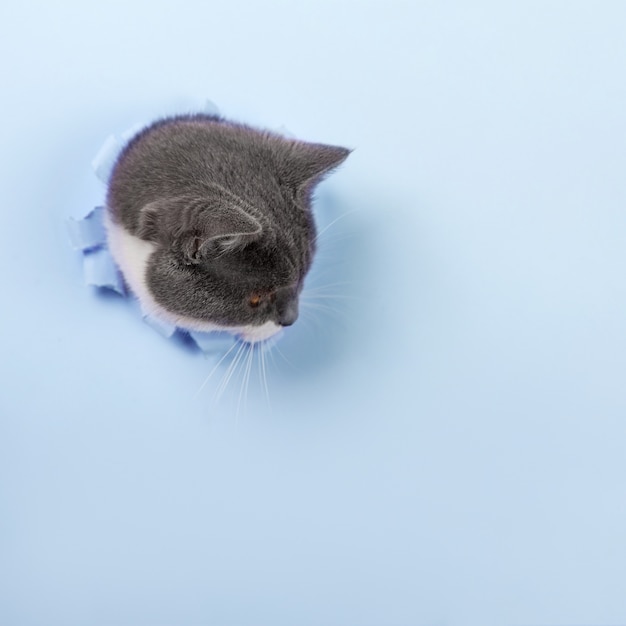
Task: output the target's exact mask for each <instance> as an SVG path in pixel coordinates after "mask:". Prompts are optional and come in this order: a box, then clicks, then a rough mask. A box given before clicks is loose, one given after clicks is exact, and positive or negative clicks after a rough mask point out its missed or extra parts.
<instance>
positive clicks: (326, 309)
mask: <svg viewBox="0 0 626 626" xmlns="http://www.w3.org/2000/svg"><path fill="white" fill-rule="evenodd" d="M301 308H302V309H303V310H307V309H309V310H311V309H313V310H316V311H319V312H321V313H332V314H333V315H340V316H342V317H344V318H346V319H349V318H350V315H349V313H348V312H347V311H343V310H341V309H340V308H337V307H332V306H330V305H328V304H326V303H324V302H313V301H305V302H302V304H301Z"/></svg>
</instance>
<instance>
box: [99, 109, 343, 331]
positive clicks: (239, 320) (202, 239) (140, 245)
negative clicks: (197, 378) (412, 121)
mask: <svg viewBox="0 0 626 626" xmlns="http://www.w3.org/2000/svg"><path fill="white" fill-rule="evenodd" d="M349 153H350V151H349V150H348V149H346V148H341V147H335V146H328V145H323V144H313V143H306V142H303V141H297V140H291V139H287V138H285V137H282V136H281V135H278V134H275V133H271V132H268V131H261V130H256V129H254V128H251V127H249V126H246V125H243V124H237V123H234V122H230V121H226V120H224V119H223V118H221V117H218V116H214V115H203V114H198V115H184V116H177V117H171V118H167V119H163V120H160V121H158V122H156V123H154V124H152V125H151V126H149V127H147V128H145V129H144V130H142V131H141V132H139V133H138V134H137V135H136V136H135V137H133V139H131V140H130V142H129V143H128V145H127V146H126V147H125V148H124V150H123V151H122V152H121V154H120V156H119V158H118V160H117V162H116V164H115V166H114V168H113V171H112V174H111V178H110V181H109V187H108V193H107V201H106V204H107V209H108V210H107V216H106V226H107V236H108V242H109V247H110V250H111V253H112V255H113V258H114V259H115V261H116V263H117V265H118V266H119V268H120V270H121V271H122V274H123V275H124V278H125V280H126V282H127V283H128V286H129V287H130V289H131V290H132V291H133V292H134V294H135V295H136V296H137V298H138V299H139V301H140V303H141V306H142V309H143V311H144V313H147V314H150V315H153V316H156V317H157V318H160V319H162V320H164V321H167V322H170V323H172V324H175V325H176V326H178V327H182V328H186V329H189V330H204V331H210V330H226V331H228V332H231V333H233V334H235V335H237V336H238V337H240V338H241V339H242V340H243V341H247V342H256V341H262V340H264V339H267V338H269V337H271V336H272V335H274V334H275V333H276V332H278V331H279V330H280V329H281V327H283V326H289V325H291V324H293V323H294V322H295V320H296V318H297V316H298V298H299V295H300V292H301V290H302V286H303V280H304V277H305V275H306V274H307V272H308V270H309V268H310V266H311V262H312V260H313V255H314V253H315V236H316V230H315V223H314V221H313V215H312V213H311V196H312V191H313V189H314V187H315V185H316V184H317V183H318V182H319V181H320V180H321V179H322V177H323V176H324V175H325V174H326V173H328V172H329V171H330V170H331V169H333V168H334V167H336V166H337V165H339V164H340V163H342V162H343V161H344V160H345V159H346V157H347V156H348V154H349Z"/></svg>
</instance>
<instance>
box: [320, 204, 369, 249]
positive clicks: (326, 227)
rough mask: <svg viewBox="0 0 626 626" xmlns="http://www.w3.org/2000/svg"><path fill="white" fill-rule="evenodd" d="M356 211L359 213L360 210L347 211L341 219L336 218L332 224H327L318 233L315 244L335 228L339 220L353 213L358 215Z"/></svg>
mask: <svg viewBox="0 0 626 626" xmlns="http://www.w3.org/2000/svg"><path fill="white" fill-rule="evenodd" d="M356 211H358V209H352V210H351V211H346V212H345V213H342V214H341V215H340V216H339V217H337V218H335V219H334V220H333V221H332V222H331V223H330V224H327V225H326V226H325V227H324V228H322V230H320V231H319V232H318V233H317V235H316V236H315V238H314V239H313V243H315V242H316V241H317V240H318V239H319V238H320V237H321V236H322V235H323V234H324V233H325V232H326V231H327V230H328V229H329V228H330V227H331V226H334V225H335V224H336V223H337V222H338V221H339V220H341V219H343V218H344V217H346V216H347V215H350V214H351V213H356Z"/></svg>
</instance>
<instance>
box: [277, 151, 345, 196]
mask: <svg viewBox="0 0 626 626" xmlns="http://www.w3.org/2000/svg"><path fill="white" fill-rule="evenodd" d="M350 152H352V150H349V149H348V148H342V147H341V146H330V145H326V144H321V143H307V142H305V141H290V142H289V143H288V144H287V145H286V146H285V150H284V151H283V154H282V155H281V157H282V158H281V159H280V163H279V170H280V172H279V175H280V177H281V180H283V181H284V182H286V183H287V184H288V185H290V186H292V187H294V188H296V189H297V190H301V189H302V188H310V187H311V186H312V185H315V184H316V183H318V182H319V181H320V180H321V179H322V178H323V176H324V175H325V174H327V173H329V172H330V171H331V170H333V169H334V168H336V167H337V166H338V165H341V163H343V162H344V161H345V160H346V159H347V158H348V155H349V154H350Z"/></svg>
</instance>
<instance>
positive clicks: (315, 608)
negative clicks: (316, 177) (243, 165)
mask: <svg viewBox="0 0 626 626" xmlns="http://www.w3.org/2000/svg"><path fill="white" fill-rule="evenodd" d="M0 24H1V26H0V29H1V37H0V84H1V86H2V98H1V101H0V111H1V112H2V141H0V166H1V175H0V197H1V198H2V208H1V209H0V220H1V223H0V254H1V259H0V261H1V263H2V307H1V309H0V321H1V327H0V338H1V354H2V357H1V359H0V373H1V377H0V380H1V387H2V392H1V394H0V412H1V418H0V507H1V509H0V623H1V624H3V625H5V624H6V625H7V626H13V625H15V626H22V625H24V626H26V625H29V626H30V625H39V624H46V625H52V624H55V625H56V624H63V625H65V626H73V625H76V626H78V625H81V626H83V625H92V624H93V625H100V624H102V625H113V624H115V625H128V626H131V625H144V624H146V625H148V624H151V625H160V626H161V625H162V626H165V625H178V626H185V625H201V624H202V625H216V626H217V625H259V626H265V625H267V626H270V625H271V626H279V625H282V624H285V625H293V624H298V625H322V624H323V625H325V626H333V625H372V626H373V625H378V624H384V625H386V626H393V625H434V626H443V625H450V626H452V625H455V626H456V625H474V624H476V625H478V624H480V625H491V624H493V625H496V624H526V625H537V624H543V625H547V624H555V625H556V624H559V625H566V624H571V625H573V624H597V625H600V624H602V625H607V624H624V623H626V593H625V590H626V453H625V448H626V390H625V377H626V376H625V375H626V281H625V280H624V268H625V263H626V210H625V207H626V176H625V175H624V172H625V168H626V113H625V111H626V81H625V72H626V37H625V33H626V4H625V3H623V2H565V1H563V2H543V1H542V2H511V3H502V2H485V1H480V2H478V1H477V2H456V3H455V2H408V1H407V2H398V1H395V2H393V1H386V2H382V1H380V2H373V1H369V2H368V1H365V0H360V1H359V2H356V1H355V2H348V1H344V2H331V1H330V0H315V1H313V0H298V2H286V1H285V2H276V1H273V2H264V3H252V2H243V1H241V0H233V1H229V2H219V3H218V2H200V1H197V2H185V1H183V0H181V1H179V2H175V3H169V2H161V1H152V2H145V3H142V2H138V1H135V2H121V1H112V2H107V3H104V2H102V3H85V2H72V1H70V0H66V1H64V2H60V1H48V2H42V1H38V2H30V3H16V2H4V3H3V4H2V7H1V8H0ZM206 97H208V98H211V99H212V100H214V101H215V102H216V103H217V104H218V105H219V106H220V109H221V110H222V112H223V113H224V114H226V115H228V116H230V117H232V118H234V119H238V120H242V121H247V122H250V123H253V124H258V125H262V126H267V127H277V126H280V125H281V124H284V125H285V126H286V127H287V128H289V130H290V131H292V132H293V133H295V134H296V135H298V136H299V137H301V138H304V139H310V140H315V141H325V142H329V143H337V144H343V145H347V146H350V147H353V148H355V152H354V153H353V154H352V155H351V156H350V158H349V159H348V161H347V162H346V163H345V165H344V166H343V167H342V168H341V170H340V171H339V172H337V173H336V174H334V175H333V176H332V177H330V178H329V179H328V180H327V181H326V182H324V183H323V185H322V186H321V187H320V189H319V194H318V204H317V209H318V211H319V214H320V220H321V221H323V222H324V223H330V222H331V221H332V220H333V219H335V217H337V216H339V215H343V214H346V215H345V216H344V217H343V218H342V219H340V220H339V221H338V222H337V223H336V224H335V225H334V226H332V227H331V228H329V229H328V231H327V232H326V233H324V236H323V240H322V250H321V252H320V256H319V263H318V266H317V268H316V276H317V277H316V278H315V280H316V281H317V284H319V285H323V284H328V285H329V286H328V291H327V292H324V293H325V295H332V294H336V295H337V296H338V297H336V298H332V297H331V298H316V299H314V300H313V301H312V303H311V306H310V308H309V310H308V311H305V313H304V315H303V319H302V321H301V322H299V323H298V324H297V326H296V327H294V328H293V330H292V332H291V333H289V334H288V336H287V337H286V338H285V339H284V341H283V342H282V343H281V344H280V346H279V347H280V350H281V352H282V354H279V353H278V352H276V353H275V354H274V355H273V356H274V359H273V360H272V358H270V359H269V372H268V375H269V395H270V401H269V404H268V402H267V400H266V398H265V394H264V392H263V390H262V387H261V385H260V383H259V380H258V378H259V377H258V374H257V371H256V368H255V370H254V372H253V373H252V376H251V377H250V381H251V382H250V388H249V390H248V393H247V396H245V398H246V399H244V400H242V401H241V402H240V403H238V397H239V394H240V390H241V382H242V375H241V370H239V372H238V373H236V374H235V375H234V376H233V379H232V380H231V383H230V385H229V388H228V390H227V391H226V393H225V394H224V395H223V396H222V398H221V400H220V401H219V402H218V403H217V404H215V402H214V397H215V395H216V389H217V387H218V385H219V380H220V378H221V376H222V374H223V373H224V370H221V371H219V372H217V373H216V374H215V375H214V376H213V377H212V378H211V379H210V380H209V381H208V382H207V384H206V386H205V387H204V388H203V389H202V391H201V392H200V393H196V392H197V391H198V389H199V388H200V386H201V385H202V383H203V381H204V380H205V379H206V377H207V375H208V374H209V372H210V370H211V368H212V366H213V365H212V363H211V362H210V361H209V360H207V359H206V358H205V357H203V356H202V355H201V354H198V353H194V352H192V351H190V350H189V349H187V348H186V347H185V346H182V345H179V344H177V343H176V342H171V341H168V340H165V339H163V338H161V337H160V336H159V335H157V334H156V333H155V332H154V331H153V330H152V329H150V328H149V327H148V326H147V325H145V324H143V323H142V322H141V320H140V319H139V317H138V316H137V315H136V312H135V311H134V310H132V309H131V308H129V306H128V305H127V304H126V303H124V302H123V301H121V300H120V299H118V298H115V297H101V296H98V295H97V294H96V293H94V291H93V290H92V289H89V288H87V287H85V286H84V285H83V284H82V275H81V266H80V259H79V258H78V255H77V254H76V253H75V252H74V251H73V250H71V249H70V247H69V245H68V237H67V233H66V231H65V225H64V220H65V218H66V216H68V215H71V214H76V213H80V212H84V210H85V209H88V208H90V207H91V206H93V205H95V204H98V203H100V202H101V201H102V198H103V193H104V189H103V187H102V185H101V184H100V183H99V182H98V180H97V179H96V178H95V176H93V173H92V172H91V169H90V161H91V159H92V158H93V156H94V155H95V153H96V152H97V150H98V149H99V147H100V146H101V144H102V142H103V140H104V139H105V138H106V137H107V135H109V134H110V133H113V132H121V131H123V130H125V129H126V128H128V127H129V126H132V125H133V124H135V123H137V122H146V121H148V120H150V119H152V118H154V117H156V116H159V115H163V114H168V113H172V112H175V111H181V110H189V109H190V108H193V107H194V106H199V105H200V104H201V103H202V101H203V99H204V98H206ZM336 283H340V284H336ZM311 293H312V294H317V295H319V294H321V293H323V292H322V291H318V292H311ZM339 296H341V297H339ZM329 309H332V311H331V310H329ZM238 404H239V407H238V406H237V405H238Z"/></svg>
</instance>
